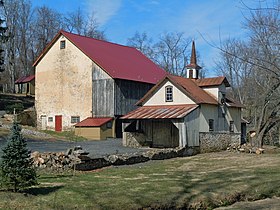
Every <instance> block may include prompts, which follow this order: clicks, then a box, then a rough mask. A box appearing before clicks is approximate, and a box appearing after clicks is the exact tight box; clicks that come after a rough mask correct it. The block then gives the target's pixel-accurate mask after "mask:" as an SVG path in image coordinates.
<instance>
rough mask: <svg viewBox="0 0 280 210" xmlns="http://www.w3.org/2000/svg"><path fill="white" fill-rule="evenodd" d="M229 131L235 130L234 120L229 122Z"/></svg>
mask: <svg viewBox="0 0 280 210" xmlns="http://www.w3.org/2000/svg"><path fill="white" fill-rule="evenodd" d="M229 132H232V133H233V132H234V121H230V122H229Z"/></svg>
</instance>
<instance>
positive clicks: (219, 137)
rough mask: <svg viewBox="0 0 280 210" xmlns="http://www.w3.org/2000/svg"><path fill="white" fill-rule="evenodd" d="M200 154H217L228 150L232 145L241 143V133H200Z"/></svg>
mask: <svg viewBox="0 0 280 210" xmlns="http://www.w3.org/2000/svg"><path fill="white" fill-rule="evenodd" d="M199 141H200V152H201V153H206V152H215V151H221V150H226V149H227V147H229V146H230V145H233V144H236V145H240V143H241V134H240V133H218V132H217V133H216V132H200V133H199Z"/></svg>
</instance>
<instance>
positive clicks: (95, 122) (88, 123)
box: [75, 117, 113, 127]
mask: <svg viewBox="0 0 280 210" xmlns="http://www.w3.org/2000/svg"><path fill="white" fill-rule="evenodd" d="M111 120H113V118H112V117H102V118H101V117H100V118H95V117H88V118H86V119H84V120H83V121H81V122H79V123H77V124H76V125H75V127H99V126H101V125H104V124H105V123H107V122H109V121H111Z"/></svg>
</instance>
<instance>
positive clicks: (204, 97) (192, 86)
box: [136, 75, 218, 105]
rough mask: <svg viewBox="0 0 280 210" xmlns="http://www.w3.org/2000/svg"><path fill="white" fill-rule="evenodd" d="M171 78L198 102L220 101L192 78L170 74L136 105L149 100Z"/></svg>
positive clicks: (210, 102) (171, 80) (216, 102)
mask: <svg viewBox="0 0 280 210" xmlns="http://www.w3.org/2000/svg"><path fill="white" fill-rule="evenodd" d="M165 80H169V81H170V82H172V83H173V84H174V85H175V86H176V87H177V88H179V89H180V90H181V91H182V92H183V93H184V94H186V95H187V96H188V97H190V99H192V100H193V101H194V102H195V103H196V104H218V101H217V100H216V99H214V98H213V97H212V96H211V95H209V94H208V93H207V92H206V91H204V90H203V89H202V88H201V87H199V86H198V85H197V83H196V82H194V80H192V79H188V78H183V77H179V76H172V75H168V76H166V77H165V78H163V79H162V80H161V81H160V82H158V83H157V84H156V85H155V86H154V87H153V88H151V89H150V90H149V91H148V92H147V93H146V94H145V95H144V97H143V98H141V99H140V100H139V101H138V102H137V103H136V105H141V104H142V103H143V102H145V101H146V100H148V99H149V98H150V97H152V95H153V94H154V93H155V92H156V90H157V89H158V88H160V86H161V84H162V83H163V82H164V81H165Z"/></svg>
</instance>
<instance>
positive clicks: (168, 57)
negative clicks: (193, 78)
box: [154, 33, 191, 76]
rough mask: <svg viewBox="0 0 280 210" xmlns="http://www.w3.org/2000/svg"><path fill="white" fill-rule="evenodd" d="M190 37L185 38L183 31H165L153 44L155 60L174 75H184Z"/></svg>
mask: <svg viewBox="0 0 280 210" xmlns="http://www.w3.org/2000/svg"><path fill="white" fill-rule="evenodd" d="M190 43H191V39H190V38H188V39H186V38H185V37H184V36H183V33H166V34H164V35H162V36H161V37H160V41H159V42H158V43H156V44H155V45H154V49H155V61H156V63H158V64H159V65H160V66H161V67H162V68H163V69H165V70H166V71H167V72H169V73H171V74H174V75H180V76H182V75H184V74H185V66H186V65H187V64H188V57H189V54H190V50H189V49H188V47H189V46H190Z"/></svg>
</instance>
